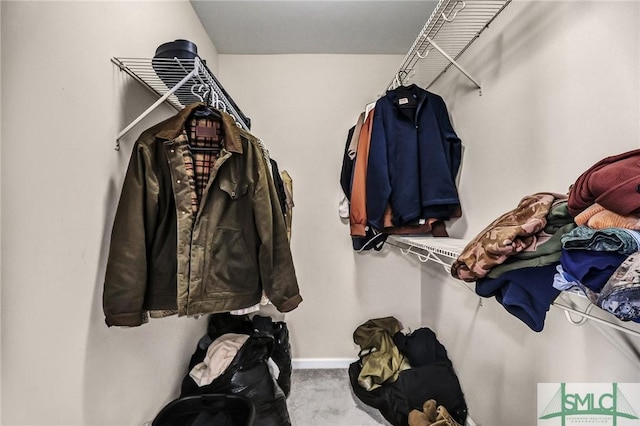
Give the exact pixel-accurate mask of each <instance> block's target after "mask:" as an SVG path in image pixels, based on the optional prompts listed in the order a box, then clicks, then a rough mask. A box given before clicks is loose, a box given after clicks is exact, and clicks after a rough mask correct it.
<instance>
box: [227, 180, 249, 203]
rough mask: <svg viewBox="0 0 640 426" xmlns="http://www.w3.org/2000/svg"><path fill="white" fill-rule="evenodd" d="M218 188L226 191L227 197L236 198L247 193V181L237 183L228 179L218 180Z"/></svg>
mask: <svg viewBox="0 0 640 426" xmlns="http://www.w3.org/2000/svg"><path fill="white" fill-rule="evenodd" d="M220 189H221V190H222V191H223V192H226V193H227V195H228V196H229V198H231V199H232V200H237V199H238V198H241V197H243V196H245V195H247V190H248V189H249V185H248V184H247V183H238V182H232V181H228V180H221V181H220Z"/></svg>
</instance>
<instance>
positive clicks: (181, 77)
mask: <svg viewBox="0 0 640 426" xmlns="http://www.w3.org/2000/svg"><path fill="white" fill-rule="evenodd" d="M111 61H112V62H113V63H114V64H116V65H117V66H118V67H119V68H120V70H121V71H123V72H125V73H126V74H128V75H129V76H131V77H132V78H133V79H134V80H136V81H137V82H138V83H140V84H142V85H143V86H144V87H146V88H147V89H149V90H150V91H151V92H153V93H155V94H156V95H157V96H159V99H158V100H157V101H156V102H155V103H154V104H153V105H151V106H150V107H149V108H148V109H147V110H146V111H144V112H143V113H142V114H140V116H138V118H136V119H135V120H134V121H133V122H132V123H130V124H129V125H128V126H127V127H125V129H123V130H122V131H121V132H120V133H119V134H118V136H117V137H116V139H117V140H119V139H120V138H121V137H122V136H124V135H125V134H126V133H127V132H128V131H129V130H131V129H132V128H133V127H134V126H135V125H136V124H138V123H139V122H140V121H141V120H142V119H143V118H144V117H146V116H147V115H148V114H149V113H150V112H151V111H153V110H154V109H155V108H157V107H158V106H159V105H160V104H162V103H163V102H167V103H168V104H170V105H171V106H172V107H174V108H175V109H176V110H178V111H179V110H181V109H182V108H184V107H185V106H186V105H189V104H191V103H193V102H198V101H207V98H209V99H211V102H210V104H211V105H212V106H213V107H214V108H217V109H220V110H223V111H226V112H227V113H229V114H230V115H231V116H233V117H234V119H235V121H236V124H237V125H238V126H239V127H241V128H243V129H245V130H249V126H248V124H247V122H246V117H245V116H244V114H243V113H242V111H240V109H239V108H238V106H237V105H236V104H235V102H233V100H232V99H231V98H229V97H228V95H227V93H226V92H225V90H224V89H223V88H222V87H221V86H220V84H219V83H218V81H217V80H216V79H215V77H213V75H212V74H211V72H210V71H209V69H208V68H207V66H206V65H205V64H204V63H203V61H202V60H200V59H199V58H197V57H196V58H194V59H178V58H153V59H152V58H112V59H111ZM160 76H161V77H162V78H161V77H160ZM203 88H205V89H204V90H203Z"/></svg>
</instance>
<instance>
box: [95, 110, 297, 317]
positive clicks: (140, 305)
mask: <svg viewBox="0 0 640 426" xmlns="http://www.w3.org/2000/svg"><path fill="white" fill-rule="evenodd" d="M197 106H198V104H194V105H191V106H189V107H187V108H185V109H183V110H182V111H180V112H179V113H178V114H177V115H175V116H174V117H172V118H169V119H168V120H165V121H163V122H162V123H159V124H157V125H156V126H154V127H152V128H150V129H148V130H146V131H145V132H143V133H142V135H141V136H140V137H139V138H138V140H137V141H136V143H135V145H134V147H133V152H132V155H131V159H130V162H129V167H128V170H127V173H126V176H125V179H124V184H123V187H122V194H121V196H120V202H119V204H118V209H117V211H116V216H115V220H114V224H113V231H112V235H111V247H110V251H109V259H108V262H107V270H106V278H105V283H104V294H103V308H104V313H105V316H106V323H107V325H109V326H112V325H116V326H137V325H141V324H143V323H144V322H146V321H147V315H148V312H149V311H151V312H152V313H153V311H174V312H175V311H177V313H178V315H180V316H182V315H197V314H205V313H214V312H226V311H231V310H235V309H240V308H244V307H248V306H251V305H254V304H256V303H258V302H259V301H260V298H261V296H262V292H263V291H264V293H265V294H266V295H267V297H268V298H269V299H270V300H271V302H272V303H273V304H274V305H275V306H276V308H278V310H279V311H281V312H288V311H291V310H293V309H294V308H296V307H297V306H298V304H299V303H300V302H301V301H302V297H301V296H300V294H299V289H298V283H297V280H296V276H295V271H294V266H293V260H292V257H291V252H290V248H289V243H288V241H287V234H286V230H285V224H284V218H283V216H282V213H281V211H280V210H279V209H280V207H279V204H278V198H277V193H276V190H275V186H274V184H273V180H272V178H271V176H270V175H269V172H268V169H267V166H266V163H265V159H264V156H263V154H262V151H261V149H260V147H259V145H258V141H257V140H256V139H255V137H254V136H252V135H251V134H250V133H248V132H245V131H244V130H242V129H240V128H238V127H237V126H236V125H235V123H234V121H233V118H232V117H231V116H229V115H227V114H224V113H223V114H222V115H223V123H222V127H223V130H224V138H225V146H224V148H223V150H222V152H221V153H220V156H219V158H218V160H217V161H216V163H215V165H214V166H213V169H212V170H211V175H210V178H209V182H208V184H207V186H206V189H205V192H204V194H203V196H202V199H201V202H200V206H199V210H198V212H197V213H196V214H194V213H193V212H192V206H191V193H192V191H193V187H192V184H190V183H189V178H188V175H187V170H186V168H185V163H184V157H183V155H184V152H185V150H187V149H188V147H187V142H188V141H187V137H186V135H184V134H183V129H184V125H185V122H186V120H187V119H188V117H189V116H190V114H191V112H192V111H193V109H194V108H196V107H197Z"/></svg>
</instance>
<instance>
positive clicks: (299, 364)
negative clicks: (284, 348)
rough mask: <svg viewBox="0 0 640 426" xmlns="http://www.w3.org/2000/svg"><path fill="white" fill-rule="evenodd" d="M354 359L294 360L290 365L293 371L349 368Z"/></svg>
mask: <svg viewBox="0 0 640 426" xmlns="http://www.w3.org/2000/svg"><path fill="white" fill-rule="evenodd" d="M354 361H356V358H294V359H292V360H291V365H292V366H293V368H294V369H300V370H302V369H311V368H316V369H325V368H343V369H346V368H349V364H351V363H352V362H354Z"/></svg>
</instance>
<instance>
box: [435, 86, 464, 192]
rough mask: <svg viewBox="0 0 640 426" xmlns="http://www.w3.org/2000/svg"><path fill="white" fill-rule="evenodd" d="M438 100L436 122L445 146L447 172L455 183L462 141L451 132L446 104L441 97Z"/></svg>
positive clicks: (460, 159) (451, 127)
mask: <svg viewBox="0 0 640 426" xmlns="http://www.w3.org/2000/svg"><path fill="white" fill-rule="evenodd" d="M438 98H439V101H440V102H439V111H438V122H439V123H440V135H441V137H442V141H443V142H444V144H445V146H444V148H445V153H446V154H447V160H448V161H449V170H450V171H451V179H453V181H454V182H455V180H456V177H457V176H458V170H460V163H461V161H462V141H461V140H460V138H459V137H458V135H457V134H456V132H455V130H453V125H452V124H451V120H450V118H449V112H448V111H447V104H446V103H445V102H444V99H442V97H440V96H438Z"/></svg>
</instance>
